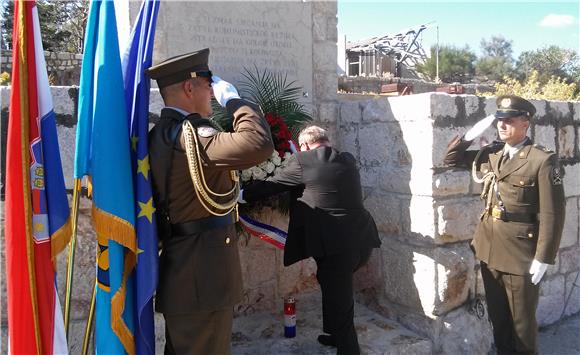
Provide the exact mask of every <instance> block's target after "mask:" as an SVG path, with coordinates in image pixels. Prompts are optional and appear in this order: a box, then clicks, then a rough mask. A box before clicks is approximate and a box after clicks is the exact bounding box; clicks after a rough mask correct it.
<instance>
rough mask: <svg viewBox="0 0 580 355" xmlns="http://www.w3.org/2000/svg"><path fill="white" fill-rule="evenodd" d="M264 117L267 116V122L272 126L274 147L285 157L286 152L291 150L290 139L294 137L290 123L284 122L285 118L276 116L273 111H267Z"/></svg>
mask: <svg viewBox="0 0 580 355" xmlns="http://www.w3.org/2000/svg"><path fill="white" fill-rule="evenodd" d="M264 118H266V122H268V125H269V126H270V131H271V132H272V139H273V140H274V147H275V148H276V151H277V152H278V155H280V157H283V156H284V153H286V152H289V151H290V143H289V142H288V141H289V140H291V139H292V132H290V129H289V128H288V125H287V124H286V122H284V118H282V117H280V116H274V114H272V113H271V112H268V113H266V114H265V115H264Z"/></svg>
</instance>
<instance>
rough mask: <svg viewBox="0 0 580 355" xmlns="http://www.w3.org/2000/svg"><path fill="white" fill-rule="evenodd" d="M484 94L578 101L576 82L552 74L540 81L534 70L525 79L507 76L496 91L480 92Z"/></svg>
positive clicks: (496, 87) (498, 84) (496, 86)
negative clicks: (544, 80) (568, 81)
mask: <svg viewBox="0 0 580 355" xmlns="http://www.w3.org/2000/svg"><path fill="white" fill-rule="evenodd" d="M479 95H482V96H501V95H518V96H521V97H523V98H526V99H538V100H559V101H578V100H580V95H579V94H576V84H575V83H570V84H568V83H567V82H566V80H565V79H562V78H559V77H555V76H552V77H551V78H550V79H548V81H547V82H546V83H545V84H542V83H541V81H540V75H539V74H538V72H537V71H535V70H533V71H532V73H531V74H530V76H529V77H528V78H527V79H526V80H523V81H519V80H518V79H516V78H510V77H505V78H504V81H503V82H502V83H497V84H496V85H495V92H494V93H491V92H485V93H480V94H479Z"/></svg>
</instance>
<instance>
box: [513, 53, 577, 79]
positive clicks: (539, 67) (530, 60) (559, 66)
mask: <svg viewBox="0 0 580 355" xmlns="http://www.w3.org/2000/svg"><path fill="white" fill-rule="evenodd" d="M534 70H535V71H537V72H538V75H539V76H538V80H539V81H540V82H541V83H543V84H545V83H547V82H548V81H549V80H550V78H552V77H559V78H563V79H568V80H569V81H571V82H575V83H576V84H580V75H579V74H580V57H579V56H578V53H576V51H574V50H572V49H565V48H560V47H558V46H549V47H544V48H542V49H538V50H535V51H526V52H523V53H522V54H520V56H519V58H518V61H517V63H516V72H517V78H518V79H520V80H525V79H526V78H527V77H528V76H529V75H530V73H532V71H534Z"/></svg>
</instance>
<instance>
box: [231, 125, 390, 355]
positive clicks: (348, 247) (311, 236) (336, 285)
mask: <svg viewBox="0 0 580 355" xmlns="http://www.w3.org/2000/svg"><path fill="white" fill-rule="evenodd" d="M299 144H300V150H301V151H300V152H297V153H296V154H294V155H292V156H291V157H290V158H289V159H288V162H287V164H286V166H285V167H284V168H283V169H281V170H279V171H277V172H276V173H275V175H274V176H273V177H271V178H269V179H267V180H266V181H260V182H257V183H255V184H252V185H250V186H248V187H247V188H245V189H244V190H243V192H242V195H241V199H242V201H244V200H245V201H247V202H253V201H257V200H260V199H263V198H265V197H267V196H270V195H274V194H277V193H280V192H282V191H289V190H291V191H293V193H295V194H296V193H298V195H299V196H300V195H301V196H300V197H299V198H298V199H297V200H294V201H292V205H291V208H290V222H289V226H288V237H287V239H286V246H285V249H284V265H285V266H288V265H291V264H293V263H295V262H297V261H299V260H302V259H305V258H308V257H314V259H315V260H316V265H317V267H318V268H317V272H316V278H317V279H318V282H319V284H320V288H321V291H322V316H323V317H322V319H323V330H324V332H325V333H328V334H329V335H320V336H319V337H318V341H319V342H320V343H322V344H324V345H329V346H336V347H337V353H338V354H341V355H342V354H344V355H346V354H359V352H360V350H359V345H358V340H357V336H356V331H355V328H354V323H353V316H354V300H353V281H352V276H353V273H354V272H355V271H356V270H357V269H358V268H360V267H361V266H362V265H364V264H365V263H366V262H367V261H368V259H369V257H370V254H371V250H372V248H378V247H379V246H380V240H379V238H378V233H377V229H376V226H375V222H374V220H373V218H372V216H371V215H370V214H369V213H368V212H367V210H365V208H364V206H363V200H362V189H361V185H360V176H359V173H358V169H357V167H356V161H355V158H354V157H353V156H352V155H351V154H350V153H347V152H339V151H338V150H336V149H335V148H333V147H331V145H330V142H329V139H328V136H327V134H326V131H325V130H324V129H322V128H320V127H317V126H310V127H307V128H305V129H304V130H302V132H301V133H300V135H299ZM300 192H301V194H300Z"/></svg>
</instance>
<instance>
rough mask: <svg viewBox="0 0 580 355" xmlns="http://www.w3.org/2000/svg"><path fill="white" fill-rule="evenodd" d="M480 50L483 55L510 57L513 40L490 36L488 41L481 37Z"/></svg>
mask: <svg viewBox="0 0 580 355" xmlns="http://www.w3.org/2000/svg"><path fill="white" fill-rule="evenodd" d="M480 43H481V50H482V51H483V55H484V56H487V57H503V58H510V59H511V58H512V53H513V50H512V43H513V41H508V40H507V39H505V38H503V36H491V39H490V40H489V41H486V40H485V38H482V39H481V42H480Z"/></svg>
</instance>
